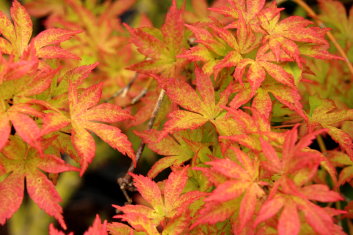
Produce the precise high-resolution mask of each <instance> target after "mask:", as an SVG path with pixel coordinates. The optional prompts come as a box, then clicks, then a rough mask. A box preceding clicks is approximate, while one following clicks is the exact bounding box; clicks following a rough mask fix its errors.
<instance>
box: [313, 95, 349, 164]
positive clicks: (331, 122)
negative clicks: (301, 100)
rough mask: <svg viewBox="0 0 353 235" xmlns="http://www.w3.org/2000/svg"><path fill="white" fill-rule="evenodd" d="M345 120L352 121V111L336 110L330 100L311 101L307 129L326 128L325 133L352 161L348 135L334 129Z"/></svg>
mask: <svg viewBox="0 0 353 235" xmlns="http://www.w3.org/2000/svg"><path fill="white" fill-rule="evenodd" d="M346 120H353V109H342V110H338V109H337V107H336V105H335V104H334V102H333V101H332V100H320V99H315V98H312V99H311V115H310V116H309V128H311V129H316V127H317V126H319V127H320V126H321V127H323V128H327V129H328V131H327V133H328V134H329V135H330V136H331V138H332V139H333V140H335V141H336V142H337V143H338V144H339V145H340V147H341V148H342V149H343V150H345V151H346V152H347V154H348V155H349V157H350V158H351V159H353V140H352V138H351V137H350V136H349V134H347V133H346V132H344V131H343V130H341V129H339V128H337V127H336V126H338V125H339V124H340V123H342V122H343V121H346Z"/></svg>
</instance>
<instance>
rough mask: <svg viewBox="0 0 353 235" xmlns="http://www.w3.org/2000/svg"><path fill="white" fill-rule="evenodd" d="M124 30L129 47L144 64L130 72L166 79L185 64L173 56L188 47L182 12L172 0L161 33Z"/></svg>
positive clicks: (156, 30) (146, 29) (136, 65)
mask: <svg viewBox="0 0 353 235" xmlns="http://www.w3.org/2000/svg"><path fill="white" fill-rule="evenodd" d="M126 27H127V29H128V30H129V31H130V33H131V41H132V43H134V44H135V45H136V46H137V49H138V51H139V52H140V53H141V54H143V55H145V56H146V60H145V61H142V62H140V63H138V64H135V65H133V66H131V67H130V68H131V69H133V70H136V71H138V72H141V73H152V74H157V75H163V76H165V77H174V76H175V75H177V74H179V72H180V70H181V68H182V66H183V65H185V63H186V60H185V59H183V58H177V57H176V56H177V55H178V54H180V53H181V52H182V50H183V49H184V48H186V47H187V43H186V38H185V36H184V33H185V29H184V22H183V18H182V10H179V9H177V6H176V2H175V0H173V4H172V6H171V8H170V9H169V12H168V14H167V16H166V19H165V23H164V25H163V26H162V28H161V29H160V30H159V29H157V28H148V27H144V28H137V29H133V28H130V27H129V26H127V25H126Z"/></svg>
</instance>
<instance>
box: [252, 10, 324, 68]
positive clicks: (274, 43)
mask: <svg viewBox="0 0 353 235" xmlns="http://www.w3.org/2000/svg"><path fill="white" fill-rule="evenodd" d="M280 10H282V9H276V8H268V10H267V11H265V12H262V13H260V14H259V15H258V18H259V21H260V24H261V28H262V29H263V30H264V31H265V32H266V36H265V37H264V42H265V43H266V44H264V46H267V45H268V46H269V48H270V49H271V51H272V52H273V53H274V55H275V57H276V59H277V61H281V56H280V55H281V54H284V55H288V56H289V57H290V58H291V59H292V61H295V62H297V64H298V65H299V66H300V67H301V60H300V50H299V47H300V45H297V44H296V42H300V43H304V44H305V43H306V44H310V46H315V45H327V44H328V43H327V41H326V40H325V38H324V35H325V34H323V33H322V32H323V31H322V30H321V29H318V28H316V27H308V25H310V24H312V22H311V21H309V20H306V19H304V18H303V17H300V16H290V17H287V18H285V19H283V20H281V21H279V19H280V18H279V15H280V14H279V11H280Z"/></svg>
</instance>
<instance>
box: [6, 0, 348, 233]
mask: <svg viewBox="0 0 353 235" xmlns="http://www.w3.org/2000/svg"><path fill="white" fill-rule="evenodd" d="M30 1H36V0H24V1H20V2H22V3H27V2H30ZM52 1H63V0H52ZM89 1H92V2H104V0H86V2H89ZM171 1H172V0H137V2H136V4H135V5H134V7H133V8H132V9H130V10H129V11H127V12H125V13H124V14H123V15H122V16H121V20H122V21H123V22H127V23H131V22H133V21H134V18H135V17H136V16H138V15H140V14H141V13H143V14H146V15H147V16H148V18H149V19H150V20H151V21H152V23H153V25H154V26H156V27H160V26H161V25H162V24H163V20H164V17H165V14H166V12H167V10H168V8H169V6H170V5H171ZM184 2H185V7H186V9H188V10H192V5H191V0H177V4H178V5H179V6H181V5H183V4H184ZM212 2H213V0H208V3H209V4H211V3H212ZM277 2H278V3H279V4H280V6H281V7H284V8H286V10H285V12H286V14H288V15H301V16H304V17H306V13H305V11H304V10H303V9H301V8H299V7H297V5H296V4H295V3H294V2H292V1H290V0H277ZM306 2H307V3H308V4H309V5H310V6H311V7H312V8H313V9H314V10H316V9H317V6H316V5H317V2H316V1H315V0H307V1H306ZM342 2H343V3H344V4H345V6H346V7H347V9H349V7H350V6H352V4H353V0H342ZM10 5H11V0H0V10H1V11H3V12H5V13H6V14H8V13H9V8H10ZM193 10H196V11H197V9H193ZM32 20H33V21H34V32H35V33H34V34H36V33H38V32H40V31H41V30H43V29H44V26H43V22H44V21H45V17H44V18H39V19H35V18H33V19H32ZM131 138H133V137H131ZM131 138H130V140H131V141H132V142H133V145H134V149H135V150H136V149H137V146H138V145H139V140H138V139H137V138H136V137H135V139H131ZM143 156H148V157H145V158H143V159H141V160H140V162H139V165H138V168H137V171H136V172H137V173H146V172H147V171H148V169H149V168H150V167H151V165H152V164H153V162H154V161H155V160H156V159H157V158H158V156H154V155H153V153H152V152H151V151H150V150H148V149H147V148H146V149H145V152H144V153H143ZM129 165H130V160H129V159H127V158H126V157H124V156H122V155H121V154H120V153H119V152H117V151H114V150H113V149H111V148H110V147H109V146H108V145H107V144H105V143H103V142H102V141H100V140H99V139H97V156H96V158H95V159H94V161H93V163H92V164H91V165H90V167H89V169H88V171H87V172H86V173H85V174H84V176H83V178H80V177H79V176H78V174H77V173H72V172H69V173H64V174H62V175H61V176H60V177H59V180H58V184H57V188H58V192H59V193H60V195H61V196H62V198H63V203H62V206H63V208H64V219H65V221H66V223H67V226H68V231H73V232H74V233H75V234H83V232H84V231H85V230H86V229H87V227H89V226H90V225H91V223H92V221H93V219H94V217H95V215H96V214H97V213H98V214H100V216H101V218H102V219H107V220H108V221H112V217H113V216H114V215H115V210H114V208H113V207H112V206H111V205H112V204H117V205H123V204H124V202H125V197H124V195H123V193H122V192H121V190H120V189H119V185H118V184H117V181H116V180H117V178H119V177H121V176H123V175H124V174H125V172H126V170H127V168H128V167H129ZM165 176H166V175H164V177H165ZM161 177H163V175H162V176H161ZM25 201H26V203H23V204H22V207H21V209H20V210H19V211H18V212H17V213H16V214H15V216H14V217H13V218H12V219H11V220H10V221H9V222H8V223H7V224H6V225H5V226H0V234H1V235H42V234H43V235H45V234H47V233H48V224H49V223H52V222H54V221H53V219H52V218H50V217H49V216H48V215H46V214H45V213H44V212H43V211H41V210H40V209H39V208H38V207H37V206H36V205H35V204H34V203H33V202H32V201H31V200H29V199H28V197H26V198H25Z"/></svg>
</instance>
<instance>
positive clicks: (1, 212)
mask: <svg viewBox="0 0 353 235" xmlns="http://www.w3.org/2000/svg"><path fill="white" fill-rule="evenodd" d="M49 144H50V142H49V143H46V145H49ZM0 162H1V164H2V165H3V167H4V168H5V171H6V174H7V176H6V178H5V179H4V180H3V181H1V183H0V194H1V198H0V203H1V205H2V206H1V208H0V224H4V223H5V222H6V219H8V218H10V217H11V216H12V215H13V214H14V213H15V212H16V211H17V210H18V208H19V207H20V205H21V203H22V200H23V191H24V187H25V183H24V180H26V188H27V192H28V194H29V196H30V197H31V198H32V200H33V201H34V202H35V203H36V204H37V205H38V206H39V207H40V208H41V209H43V210H44V211H45V212H46V213H47V214H49V215H50V216H53V217H55V218H56V219H57V220H58V221H59V223H60V225H61V226H62V227H63V228H65V229H66V225H65V222H64V220H63V217H62V208H61V207H60V205H59V204H58V203H59V202H60V201H61V198H60V195H59V194H58V192H57V191H56V190H55V186H54V184H53V183H52V182H51V181H50V180H49V179H48V178H47V176H46V175H45V174H44V173H43V172H42V171H40V170H43V171H45V172H49V173H60V172H64V171H71V170H73V171H78V169H77V168H75V167H73V166H70V165H68V164H66V163H65V162H64V161H63V160H62V159H61V158H58V157H56V156H54V155H50V154H39V153H38V151H36V150H35V149H33V148H28V147H27V145H26V144H25V143H24V142H23V141H22V140H21V139H20V138H19V137H18V136H12V137H11V138H10V142H9V144H7V145H6V147H5V148H4V149H3V150H2V152H1V154H0ZM39 169H40V170H39Z"/></svg>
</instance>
